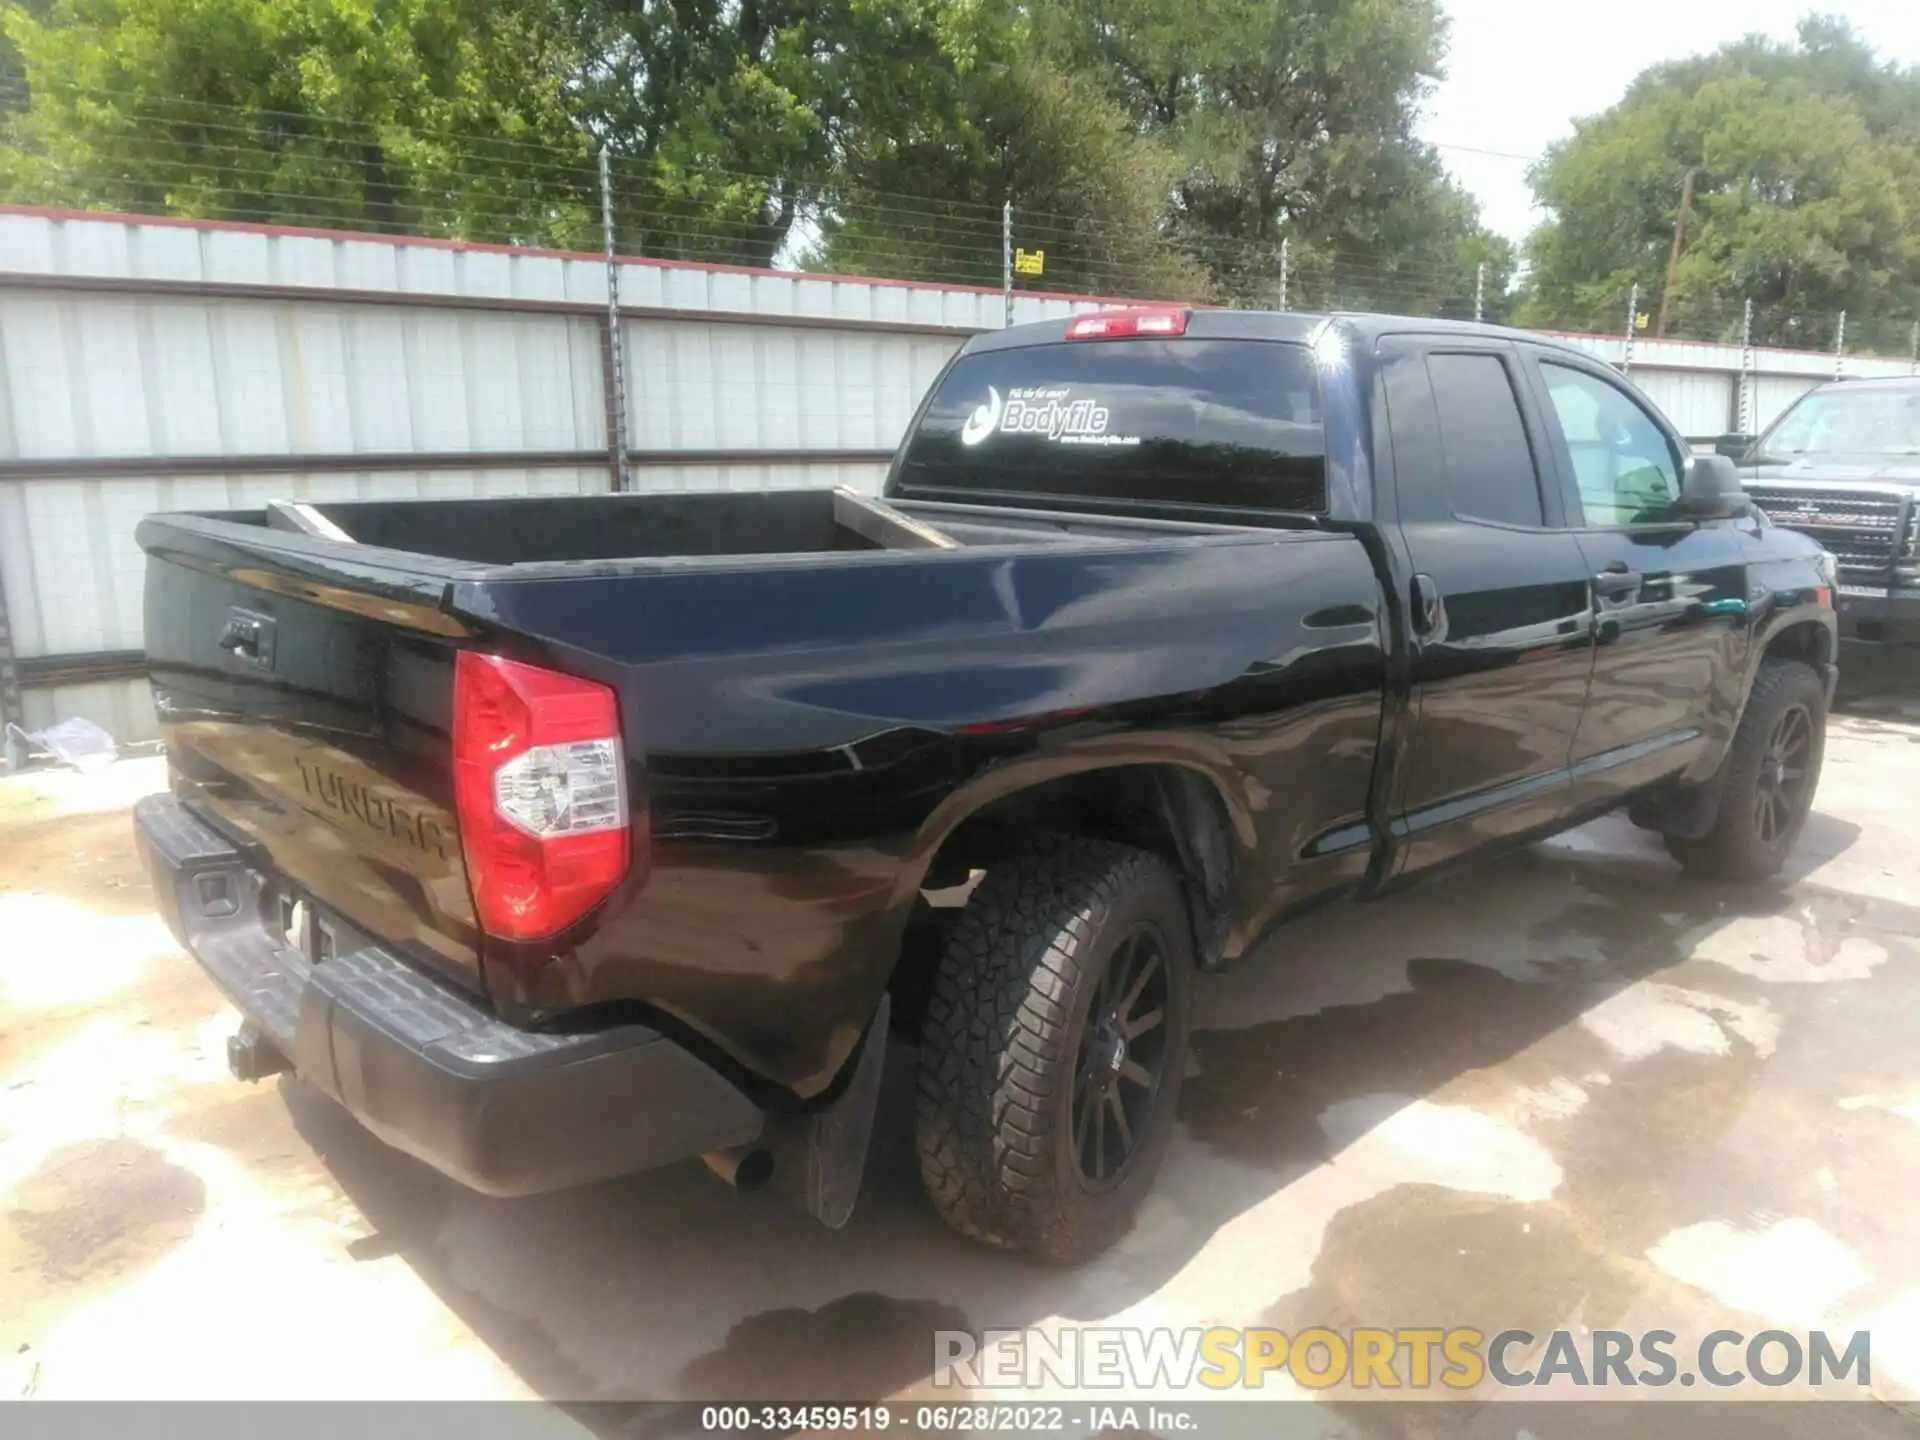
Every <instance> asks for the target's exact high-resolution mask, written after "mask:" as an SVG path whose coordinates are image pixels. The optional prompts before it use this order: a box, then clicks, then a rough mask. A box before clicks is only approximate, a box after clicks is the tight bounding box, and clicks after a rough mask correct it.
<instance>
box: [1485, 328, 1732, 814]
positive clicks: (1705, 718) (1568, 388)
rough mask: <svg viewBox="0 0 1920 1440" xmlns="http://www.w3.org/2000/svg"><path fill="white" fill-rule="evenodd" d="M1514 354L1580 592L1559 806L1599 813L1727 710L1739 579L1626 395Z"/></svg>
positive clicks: (1670, 446)
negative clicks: (1565, 780) (1576, 723)
mask: <svg viewBox="0 0 1920 1440" xmlns="http://www.w3.org/2000/svg"><path fill="white" fill-rule="evenodd" d="M1522 354H1523V357H1524V359H1525V360H1526V363H1527V365H1528V368H1529V372H1530V376H1531V379H1532V380H1533V382H1534V383H1535V385H1536V388H1537V393H1538V395H1539V397H1540V399H1541V402H1542V403H1541V408H1542V410H1543V412H1544V414H1545V418H1546V428H1547V432H1548V438H1549V441H1550V444H1551V449H1552V452H1553V459H1554V465H1555V468H1556V469H1557V471H1558V472H1559V475H1560V480H1561V488H1562V502H1563V504H1564V505H1565V507H1566V509H1567V512H1568V516H1569V523H1570V525H1571V527H1572V530H1573V534H1574V536H1575V538H1576V539H1577V540H1578V542H1579V545H1580V550H1581V553H1582V554H1583V555H1584V556H1585V557H1586V564H1587V569H1588V571H1589V572H1590V582H1589V583H1590V584H1591V585H1592V588H1593V605H1594V612H1595V627H1594V642H1595V643H1594V660H1593V685H1592V690H1591V692H1590V693H1589V695H1588V699H1587V706H1586V713H1585V714H1584V715H1583V716H1582V717H1581V721H1580V728H1579V733H1578V734H1577V736H1576V737H1575V740H1574V745H1573V752H1572V755H1571V757H1570V764H1571V770H1572V785H1573V790H1572V796H1571V800H1572V804H1573V806H1574V807H1575V808H1576V809H1582V810H1589V809H1596V808H1602V807H1604V806H1605V805H1606V804H1608V803H1610V802H1612V801H1615V800H1618V799H1619V798H1621V797H1623V796H1624V795H1626V794H1629V793H1631V792H1632V791H1634V790H1636V789H1639V788H1641V787H1643V786H1645V785H1648V784H1651V783H1653V782H1655V781H1658V780H1659V779H1661V778H1662V777H1663V776H1666V775H1670V774H1673V773H1674V772H1676V771H1679V770H1682V769H1684V768H1686V766H1687V765H1689V764H1690V763H1691V762H1692V761H1693V760H1695V759H1697V758H1698V757H1700V756H1701V755H1703V754H1705V753H1706V752H1707V750H1708V749H1709V748H1710V747H1711V746H1712V744H1713V732H1714V731H1715V728H1716V726H1717V725H1720V724H1721V723H1722V722H1723V721H1724V718H1725V717H1726V716H1728V715H1731V714H1733V713H1735V712H1736V711H1737V710H1738V707H1739V700H1738V697H1737V696H1731V695H1727V694H1723V693H1721V692H1722V691H1723V690H1725V688H1726V687H1727V686H1728V685H1729V684H1731V683H1732V682H1733V681H1734V679H1735V677H1737V676H1739V675H1740V674H1742V673H1743V671H1744V667H1743V666H1742V665H1741V663H1740V660H1741V655H1742V653H1743V651H1744V647H1745V644H1746V635H1747V613H1746V612H1747V604H1746V601H1747V595H1746V569H1745V565H1744V561H1743V557H1742V554H1741V549H1740V539H1739V535H1738V533H1737V532H1736V531H1735V529H1734V526H1733V523H1732V522H1730V521H1707V522H1704V523H1703V522H1700V521H1696V520H1692V519H1689V518H1688V517H1687V516H1686V515H1685V514H1684V513H1683V511H1682V510H1681V508H1680V473H1681V467H1682V465H1683V464H1684V463H1685V450H1684V447H1683V444H1682V442H1681V441H1680V440H1679V439H1678V437H1677V436H1675V435H1673V434H1672V432H1671V429H1670V427H1668V426H1667V425H1665V424H1663V423H1662V422H1661V421H1660V420H1659V419H1658V418H1657V416H1656V414H1655V412H1654V411H1653V410H1652V409H1651V407H1650V406H1648V405H1647V403H1646V402H1645V401H1644V400H1642V399H1641V397H1640V396H1639V395H1637V394H1636V393H1635V392H1634V391H1632V390H1631V389H1630V388H1628V387H1627V386H1626V385H1625V384H1623V383H1622V382H1621V381H1620V379H1619V378H1618V377H1617V376H1615V375H1614V374H1613V372H1612V371H1610V370H1609V369H1607V368H1606V367H1605V366H1603V365H1600V364H1597V363H1593V362H1589V361H1587V360H1585V359H1584V358H1583V357H1578V356H1572V355H1568V354H1565V353H1563V352H1560V351H1556V350H1548V349H1546V348H1544V347H1535V346H1525V347H1523V348H1522ZM1722 738H1724V737H1722Z"/></svg>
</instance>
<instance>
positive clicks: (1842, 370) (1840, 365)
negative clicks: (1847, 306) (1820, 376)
mask: <svg viewBox="0 0 1920 1440" xmlns="http://www.w3.org/2000/svg"><path fill="white" fill-rule="evenodd" d="M1846 375H1847V312H1846V311H1844V310H1842V311H1841V312H1840V329H1839V332H1838V333H1837V334H1836V335H1835V336H1834V337H1833V378H1834V379H1836V380H1844V379H1845V378H1846Z"/></svg>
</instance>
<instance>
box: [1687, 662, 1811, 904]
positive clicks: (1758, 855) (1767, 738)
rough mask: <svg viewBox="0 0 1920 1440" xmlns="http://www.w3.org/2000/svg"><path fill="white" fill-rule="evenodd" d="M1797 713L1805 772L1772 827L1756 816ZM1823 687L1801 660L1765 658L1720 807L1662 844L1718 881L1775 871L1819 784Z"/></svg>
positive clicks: (1727, 764) (1726, 767)
mask: <svg viewBox="0 0 1920 1440" xmlns="http://www.w3.org/2000/svg"><path fill="white" fill-rule="evenodd" d="M1795 710H1798V711H1800V712H1802V714H1803V715H1804V716H1805V718H1806V722H1807V726H1808V746H1807V755H1806V760H1805V765H1804V769H1805V774H1804V777H1803V783H1802V785H1801V787H1800V789H1799V791H1798V792H1797V793H1796V794H1795V796H1794V798H1793V800H1792V803H1791V805H1790V807H1789V811H1790V813H1788V814H1787V815H1786V817H1785V819H1784V822H1778V816H1776V822H1777V823H1776V824H1775V826H1774V828H1773V829H1772V832H1771V834H1769V833H1768V824H1767V822H1766V821H1765V820H1763V819H1762V818H1761V811H1762V809H1763V807H1764V805H1765V804H1766V802H1767V795H1766V787H1767V786H1769V785H1771V784H1773V783H1774V782H1773V781H1772V780H1770V779H1769V770H1770V765H1771V761H1770V751H1771V750H1772V748H1773V746H1774V744H1775V741H1776V737H1777V736H1778V734H1779V730H1780V727H1781V725H1782V724H1783V722H1784V721H1785V719H1786V717H1787V716H1789V715H1790V714H1792V713H1793V712H1794V711H1795ZM1826 733H1827V691H1826V686H1825V685H1823V684H1822V683H1821V681H1820V677H1819V675H1818V674H1816V673H1815V672H1814V670H1813V668H1812V667H1811V666H1809V665H1805V664H1803V663H1801V662H1800V661H1798V660H1778V659H1776V660H1765V661H1762V662H1761V665H1760V674H1759V676H1758V677H1757V678H1756V679H1755V680H1754V682H1753V693H1752V694H1751V695H1749V696H1748V697H1747V709H1746V713H1745V714H1743V715H1742V716H1741V717H1740V728H1739V729H1738V730H1736V731H1735V732H1734V736H1733V744H1732V745H1731V746H1730V747H1728V750H1727V758H1726V759H1725V760H1724V761H1722V762H1721V765H1722V783H1721V792H1720V811H1719V814H1718V816H1717V817H1716V818H1715V820H1714V826H1713V829H1712V830H1710V831H1709V832H1708V833H1707V834H1705V835H1703V836H1701V837H1699V838H1697V839H1689V838H1687V837H1684V836H1678V835H1669V836H1666V837H1665V839H1666V846H1667V850H1668V851H1669V852H1670V853H1671V854H1672V856H1673V858H1674V859H1676V860H1678V861H1679V862H1680V863H1681V864H1682V865H1683V866H1685V867H1686V868H1687V869H1688V870H1690V871H1693V872H1694V873H1696V874H1700V875H1705V876H1709V877H1711V878H1713V879H1716V880H1735V881H1744V882H1749V883H1753V882H1758V881H1763V880H1770V879H1772V878H1773V877H1774V876H1776V875H1778V874H1779V873H1780V871H1781V869H1782V867H1784V866H1785V865H1786V863H1787V856H1789V855H1790V854H1792V853H1793V847H1794V844H1795V842H1797V841H1798V840H1799V838H1800V831H1801V828H1802V827H1803V826H1804V825H1805V824H1806V820H1807V814H1808V812H1809V811H1810V810H1811V809H1812V808H1813V796H1814V792H1815V790H1816V789H1817V788H1818V787H1819V783H1820V763H1821V759H1822V756H1823V755H1824V753H1825V750H1826Z"/></svg>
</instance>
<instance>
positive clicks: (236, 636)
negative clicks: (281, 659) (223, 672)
mask: <svg viewBox="0 0 1920 1440" xmlns="http://www.w3.org/2000/svg"><path fill="white" fill-rule="evenodd" d="M215 643H217V644H218V645H219V647H220V648H221V649H222V650H224V651H226V652H227V653H228V654H229V655H231V656H233V658H234V659H236V660H244V661H246V662H247V663H248V664H250V665H259V666H263V667H264V668H266V669H268V670H271V669H272V668H273V617H272V616H269V615H257V614H255V613H254V612H253V611H251V610H242V609H241V608H240V607H239V606H237V605H236V606H234V607H233V608H232V609H231V610H229V611H228V612H227V621H226V624H224V625H222V626H221V627H220V638H219V640H218V641H217V642H215Z"/></svg>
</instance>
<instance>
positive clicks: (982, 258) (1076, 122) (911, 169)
mask: <svg viewBox="0 0 1920 1440" xmlns="http://www.w3.org/2000/svg"><path fill="white" fill-rule="evenodd" d="M895 54H896V59H897V60H903V61H906V62H907V63H904V64H902V65H901V66H900V73H899V74H898V75H897V76H892V77H888V76H868V77H864V78H863V79H862V81H861V83H860V84H859V85H858V86H857V89H856V97H857V104H856V106H855V107H854V113H855V116H856V121H857V123H853V124H849V125H847V126H845V127H844V128H843V131H842V139H841V145H840V151H839V154H838V156H837V164H836V168H835V174H834V179H833V182H832V185H831V187H830V194H829V197H828V203H827V204H826V205H825V206H824V207H823V213H822V221H821V224H820V227H819V229H820V235H819V238H818V241H817V243H816V244H815V245H814V247H813V248H812V250H811V252H810V253H809V256H808V263H809V264H811V265H813V266H816V267H817V268H821V269H831V270H842V271H853V272H858V273H872V274H883V275H897V276H902V277H911V276H916V275H917V276H922V277H926V278H930V279H941V280H950V281H957V282H961V283H972V284H998V283H999V281H1000V278H1001V272H1002V252H1001V204H1002V202H1003V201H1010V202H1011V203H1012V205H1013V207H1014V209H1013V223H1014V233H1013V239H1014V243H1015V245H1016V246H1017V247H1019V248H1020V249H1023V250H1028V251H1033V250H1038V251H1042V252H1044V265H1045V269H1044V272H1043V273H1042V274H1041V275H1040V276H1038V277H1027V276H1023V277H1021V279H1020V287H1021V288H1022V289H1023V290H1033V289H1038V290H1056V291H1075V292H1080V293H1089V292H1092V293H1099V294H1109V295H1136V296H1158V297H1166V298H1204V297H1205V296H1206V294H1207V278H1206V276H1205V274H1204V273H1203V272H1201V271H1199V270H1198V269H1197V267H1195V266H1193V265H1191V264H1190V263H1188V262H1186V261H1185V260H1184V259H1183V258H1182V256H1181V255H1180V253H1179V252H1178V251H1177V250H1176V249H1175V248H1174V247H1173V246H1172V245H1171V244H1170V243H1169V237H1168V234H1167V232H1166V230H1165V227H1164V226H1163V224H1162V215H1163V211H1164V208H1165V205H1166V200H1167V197H1168V195H1169V194H1170V193H1171V191H1172V187H1173V184H1174V182H1175V180H1176V179H1177V177H1178V163H1177V159H1176V157H1175V156H1174V155H1173V154H1172V153H1171V152H1170V151H1169V150H1168V149H1167V148H1166V147H1164V146H1163V145H1161V144H1159V143H1158V142H1157V141H1155V140H1154V139H1152V138H1151V137H1143V136H1138V135H1135V134H1133V133H1131V130H1130V127H1129V125H1128V123H1127V117H1126V116H1125V115H1124V114H1123V113H1122V112H1121V111H1120V110H1119V109H1118V108H1117V107H1116V106H1115V105H1114V104H1113V103H1112V102H1111V101H1110V100H1109V99H1107V98H1106V97H1105V96H1104V95H1103V94H1102V93H1101V92H1100V90H1099V88H1098V87H1097V86H1096V85H1094V84H1093V83H1091V82H1090V81H1088V80H1087V79H1085V78H1084V77H1080V76H1074V75H1069V74H1066V73H1063V72H1062V71H1061V70H1059V69H1058V68H1056V67H1054V66H1052V65H1050V64H1048V63H1047V62H1046V61H1045V60H1044V59H1042V58H1040V57H1038V56H1036V55H1035V54H1034V53H1033V47H1032V33H1031V27H1030V22H1029V21H1028V19H1027V17H1026V16H1025V15H1023V14H1022V13H1020V11H1019V10H1018V9H1017V8H1016V7H1014V6H1012V5H1000V4H979V5H972V6H966V7H959V6H956V7H954V13H953V14H952V15H951V16H950V17H948V19H947V22H946V23H944V24H943V25H941V26H939V27H937V28H936V30H935V31H934V33H932V34H929V35H928V36H926V37H925V40H924V43H923V47H922V49H921V51H920V53H918V54H915V55H912V56H901V55H899V53H898V51H896V52H895Z"/></svg>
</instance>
